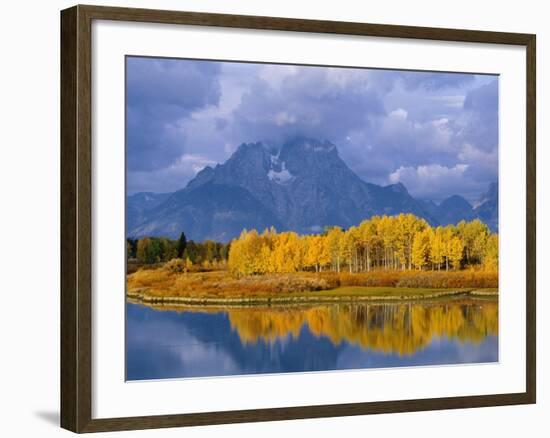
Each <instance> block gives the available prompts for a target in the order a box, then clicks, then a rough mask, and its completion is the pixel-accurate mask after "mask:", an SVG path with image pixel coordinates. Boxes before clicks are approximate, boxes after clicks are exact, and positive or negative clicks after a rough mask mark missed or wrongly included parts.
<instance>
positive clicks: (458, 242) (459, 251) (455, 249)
mask: <svg viewBox="0 0 550 438" xmlns="http://www.w3.org/2000/svg"><path fill="white" fill-rule="evenodd" d="M463 252H464V244H463V243H462V239H461V238H460V237H458V236H454V237H453V238H452V239H451V242H450V245H449V258H450V260H451V264H452V266H453V269H455V270H457V269H460V262H461V260H462V256H463Z"/></svg>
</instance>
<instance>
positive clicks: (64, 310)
mask: <svg viewBox="0 0 550 438" xmlns="http://www.w3.org/2000/svg"><path fill="white" fill-rule="evenodd" d="M94 20H114V21H128V22H147V23H164V24H184V25H195V26H215V27H227V28H244V29H259V30H277V31H293V32H314V33H324V34H345V35H356V36H370V37H373V36H374V37H386V38H411V39H424V40H437V41H453V42H472V43H490V44H501V45H517V46H523V47H525V48H526V59H527V63H526V66H525V68H526V77H527V88H526V90H525V99H526V108H527V114H526V120H527V126H526V145H527V151H526V152H527V160H526V161H527V181H526V184H527V193H526V199H527V210H526V212H525V214H526V220H527V236H526V242H527V246H526V260H527V264H526V274H527V275H526V279H527V284H526V291H527V296H526V311H527V318H526V321H525V323H526V340H525V342H526V365H527V368H526V391H525V392H522V393H510V394H495V395H491V394H487V395H481V396H461V397H446V398H431V399H416V400H400V401H383V402H365V403H346V404H336V405H322V406H300V407H288V408H272V409H271V408H270V409H251V410H240V411H225V412H206V413H192V414H189V413H186V414H177V415H158V416H139V417H126V418H106V419H104V418H101V419H93V418H92V287H91V282H92V269H91V263H92V257H91V248H92V231H91V230H92V212H91V209H92V184H91V181H92V171H93V170H92V169H93V167H92V156H91V141H92V139H91V134H92V122H91V117H92V91H91V69H92V47H91V43H92V35H91V28H92V22H93V21H94ZM535 59H536V37H535V35H531V34H519V33H503V32H487V31H475V30H458V29H439V28H427V27H411V26H396V25H382V24H365V23H352V22H333V21H319V20H302V19H290V18H275V17H259V16H238V15H225V14H210V13H196V12H176V11H163V10H145V9H129V8H111V7H99V6H75V7H72V8H70V9H66V10H64V11H62V12H61V426H62V427H63V428H66V429H68V430H71V431H74V432H79V433H80V432H98V431H115V430H128V429H147V428H162V427H178V426H193V425H206V424H222V423H239V422H255V421H272V420H288V419H301V418H317V417H329V416H330V417H335V416H350V415H365V414H378V413H390V412H391V413H394V412H408V411H425V410H437V409H456V408H471V407H482V406H498V405H514V404H528V403H535V400H536V320H535V317H536V316H535V310H536V288H535V278H536V276H535V274H536V272H535V270H536V250H535V220H536V219H535V218H536V201H535V198H536V195H535V193H536V192H535V181H536V173H535V172H536V169H535V168H536V166H535V164H536V157H535V137H536V126H535V111H536V98H535V95H536V78H535V70H536V68H535Z"/></svg>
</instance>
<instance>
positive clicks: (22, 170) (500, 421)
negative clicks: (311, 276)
mask: <svg viewBox="0 0 550 438" xmlns="http://www.w3.org/2000/svg"><path fill="white" fill-rule="evenodd" d="M89 3H96V4H108V5H112V6H135V7H149V8H162V9H180V10H196V11H208V12H226V13H236V14H239V13H240V14H255V15H274V16H288V17H298V18H317V19H331V20H343V21H364V22H373V23H391V24H409V25H422V26H438V27H455V28H472V29H486V30H497V31H512V32H529V33H536V34H537V39H538V40H537V45H538V53H537V57H538V60H537V61H538V68H537V76H538V93H537V96H538V117H537V122H538V136H537V142H538V162H539V166H538V167H539V177H538V188H539V192H538V223H539V224H543V223H545V222H547V221H548V220H550V216H549V213H550V211H549V210H548V208H546V202H545V200H546V198H547V197H548V189H547V188H546V190H545V188H544V187H543V186H544V185H545V184H547V177H545V176H544V175H543V174H542V173H543V171H542V170H543V169H544V168H545V167H548V165H550V162H549V159H550V157H549V153H548V151H547V150H544V148H543V147H542V145H543V144H544V143H545V141H548V130H549V128H547V126H544V125H543V120H548V118H549V117H550V114H546V113H545V111H546V112H547V111H548V110H547V104H548V102H549V101H550V95H549V93H550V91H549V88H548V86H546V81H545V79H546V78H549V77H550V67H549V65H548V60H547V59H546V57H545V55H546V54H547V53H548V44H549V43H548V41H549V39H550V28H549V27H548V16H549V14H548V12H547V11H545V10H544V5H545V3H546V2H542V1H534V0H524V1H521V2H506V3H505V2H503V1H495V0H492V1H479V0H477V1H472V0H461V1H460V2H443V1H427V0H416V1H407V0H400V1H393V2H369V3H367V2H359V1H357V0H356V1H353V0H339V1H337V2H334V1H330V2H328V1H327V2H324V3H321V2H307V1H302V2H299V1H296V0H294V1H292V0H277V1H270V2H260V1H252V0H250V1H245V0H233V1H231V2H229V1H223V0H202V1H201V0H187V1H169V0H159V1H153V0H149V1H146V0H142V1H137V0H126V1H124V0H122V1H118V0H111V1H108V2H95V1H94V2H89ZM72 5H73V3H72V2H70V1H61V0H55V1H54V0H50V1H47V2H46V1H26V2H16V1H11V2H4V3H3V5H2V16H1V17H2V18H1V24H0V32H1V39H0V41H1V48H2V52H3V57H2V65H1V67H0V75H1V76H0V111H1V114H2V118H1V119H2V123H1V125H0V126H1V128H0V136H1V140H0V145H1V148H2V149H1V151H2V152H1V159H0V187H1V195H0V205H1V206H2V213H1V214H0V230H2V233H1V237H0V266H1V272H2V279H3V282H2V284H1V286H0V296H2V295H9V298H10V300H9V301H8V299H4V300H2V304H1V305H2V307H3V308H2V311H1V313H0V333H1V339H2V345H1V347H2V355H1V356H0V379H2V380H3V381H2V384H1V386H0V401H1V406H2V414H1V415H0V418H1V419H0V433H2V435H4V436H10V437H12V436H13V437H15V436H40V437H50V436H58V435H68V434H69V433H68V432H66V431H62V430H61V429H59V428H58V426H57V424H56V423H57V421H58V404H59V402H58V400H59V388H58V387H59V378H58V374H59V372H58V367H59V340H58V336H59V322H58V321H59V249H58V248H59V243H58V240H59V10H60V9H63V8H66V7H69V6H72ZM545 164H546V165H545ZM538 236H539V238H538V246H539V251H538V253H539V254H538V272H539V275H538V291H539V292H538V308H539V311H538V321H539V322H538V348H539V350H538V351H539V362H538V367H539V375H538V393H539V395H538V400H539V403H538V404H537V405H535V406H518V407H515V406H514V407H498V408H483V409H469V410H459V411H440V412H424V413H410V414H392V415H381V416H368V417H353V418H338V419H321V420H301V421H286V422H278V423H263V424H244V425H231V426H215V427H214V426H211V427H202V428H192V429H186V430H185V431H183V433H185V434H186V436H188V437H210V436H219V435H222V434H223V436H239V437H244V436H255V435H257V434H262V436H264V437H266V438H267V437H280V436H284V435H288V434H291V435H292V436H303V435H306V434H308V435H314V434H315V435H317V436H333V435H338V434H343V433H350V434H354V433H358V434H363V435H367V434H369V435H371V436H373V435H380V436H398V434H406V436H409V437H415V436H422V437H426V438H427V437H438V438H440V437H441V436H445V437H446V438H451V437H460V438H464V436H495V437H508V436H530V437H538V436H545V435H546V434H547V433H548V432H546V434H545V432H544V431H543V427H546V429H548V426H550V424H549V423H550V422H549V421H548V412H550V400H549V398H548V391H549V390H550V388H549V385H548V383H547V380H546V379H545V375H544V372H543V368H544V366H545V365H546V366H548V363H549V361H548V351H549V349H548V348H547V349H544V350H543V348H542V346H543V338H546V336H547V335H548V330H549V327H550V326H549V325H548V323H546V322H545V321H544V313H545V312H543V308H544V307H545V305H546V299H545V289H547V288H548V286H549V276H548V274H545V273H544V272H543V270H544V268H545V266H544V265H543V263H544V260H543V253H542V251H540V248H542V247H543V246H545V243H550V242H549V241H548V240H549V235H548V231H546V230H545V229H543V228H542V226H539V230H538ZM29 248H30V250H31V251H32V256H30V257H29V256H28V251H29ZM6 280H7V281H6ZM14 297H17V298H16V299H15V300H14V299H13V298H14ZM545 411H546V412H545ZM545 414H546V415H545ZM181 433H182V430H178V429H171V430H163V431H142V432H129V433H118V434H116V435H115V434H108V435H113V436H120V437H122V436H138V435H139V436H151V437H152V436H155V437H163V436H166V437H168V436H179V435H180V434H181Z"/></svg>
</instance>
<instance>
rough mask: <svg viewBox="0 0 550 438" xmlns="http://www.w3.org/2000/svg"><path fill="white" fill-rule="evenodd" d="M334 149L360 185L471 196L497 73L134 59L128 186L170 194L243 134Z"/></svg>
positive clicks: (478, 185) (487, 147)
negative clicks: (399, 185)
mask: <svg viewBox="0 0 550 438" xmlns="http://www.w3.org/2000/svg"><path fill="white" fill-rule="evenodd" d="M298 135H300V136H308V137H316V138H319V139H321V140H325V139H326V140H330V141H332V142H333V143H334V144H336V145H337V147H338V150H339V153H340V156H341V157H342V158H343V159H344V161H345V162H346V163H347V164H348V165H349V166H350V167H351V168H352V169H353V170H354V171H355V172H356V173H357V174H358V175H359V176H360V177H361V178H362V179H364V180H365V181H370V182H375V183H378V184H389V183H395V182H399V181H400V182H403V183H404V184H405V185H406V186H407V188H408V189H409V191H410V192H411V193H412V194H413V195H414V196H418V197H421V198H426V199H434V200H437V201H439V200H442V199H443V198H444V197H446V196H450V195H452V194H461V195H463V196H465V197H467V198H468V199H470V200H473V199H476V198H477V197H478V196H479V194H480V193H481V192H483V191H484V190H485V189H486V187H487V185H488V184H489V183H490V182H492V181H495V180H496V178H497V176H498V79H497V78H496V77H490V76H476V75H472V74H452V73H434V72H408V71H388V70H369V69H342V68H325V67H296V66H286V65H260V64H243V63H217V62H192V61H184V60H182V61H162V62H160V61H155V60H151V59H147V60H135V62H134V63H133V64H129V65H128V139H129V141H128V161H129V163H130V166H129V170H130V172H129V178H128V181H129V182H128V185H129V191H138V190H146V189H147V187H150V188H151V189H154V190H155V191H170V190H175V189H179V188H181V187H184V186H185V184H186V183H187V182H188V181H189V180H190V179H191V178H192V177H193V176H194V175H195V174H196V172H197V171H198V170H200V169H201V168H202V167H204V166H205V165H213V164H215V163H220V162H223V161H225V160H226V159H227V158H228V157H229V156H230V154H231V153H232V152H233V151H234V150H235V149H236V148H237V147H238V145H239V144H241V143H243V142H253V141H267V142H269V143H271V144H272V145H275V146H277V145H280V144H281V143H282V142H283V141H284V140H285V139H287V138H289V137H294V136H298Z"/></svg>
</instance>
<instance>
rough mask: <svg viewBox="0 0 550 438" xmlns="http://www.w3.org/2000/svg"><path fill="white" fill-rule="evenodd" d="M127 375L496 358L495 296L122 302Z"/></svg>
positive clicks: (234, 372) (230, 372) (339, 367)
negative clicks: (157, 304) (187, 304)
mask: <svg viewBox="0 0 550 438" xmlns="http://www.w3.org/2000/svg"><path fill="white" fill-rule="evenodd" d="M126 322H127V326H126V361H127V362H126V367H127V369H126V372H127V379H128V380H141V379H164V378H176V377H199V376H223V375H237V374H257V373H277V372H300V371H323V370H342V369H353V368H379V367H397V366H411V365H437V364H458V363H478V362H495V361H498V303H497V302H493V301H483V300H479V301H449V302H436V303H422V304H418V303H411V304H407V303H400V304H330V305H319V306H313V307H264V308H257V307H254V308H245V309H208V310H201V311H198V310H197V311H187V310H186V311H181V310H175V309H169V308H152V307H148V306H143V305H140V304H132V303H128V304H127V314H126Z"/></svg>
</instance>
